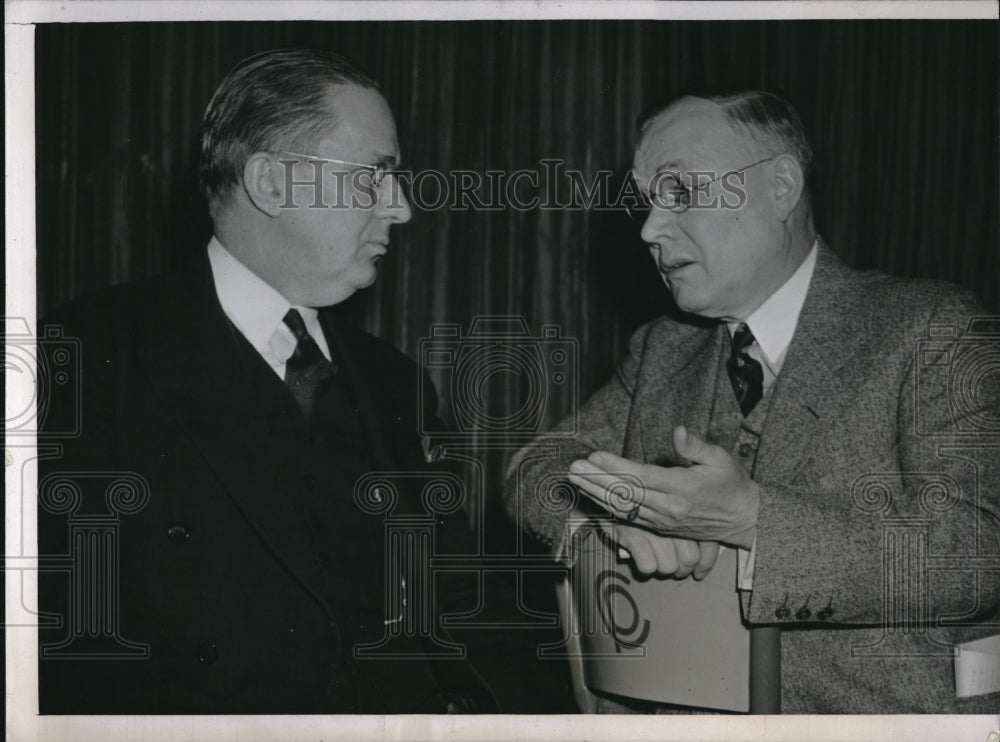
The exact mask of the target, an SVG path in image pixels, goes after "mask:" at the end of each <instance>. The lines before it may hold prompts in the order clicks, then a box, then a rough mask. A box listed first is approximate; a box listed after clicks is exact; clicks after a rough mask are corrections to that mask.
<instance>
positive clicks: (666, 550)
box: [601, 522, 719, 580]
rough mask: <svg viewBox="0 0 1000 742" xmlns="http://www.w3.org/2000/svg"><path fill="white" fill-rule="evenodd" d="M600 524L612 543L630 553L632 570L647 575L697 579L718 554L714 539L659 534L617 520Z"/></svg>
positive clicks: (711, 564)
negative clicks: (693, 539) (633, 566)
mask: <svg viewBox="0 0 1000 742" xmlns="http://www.w3.org/2000/svg"><path fill="white" fill-rule="evenodd" d="M601 527H602V528H603V529H604V531H605V533H607V534H608V535H609V536H610V537H611V538H612V539H613V540H614V541H615V543H617V544H618V545H619V546H620V547H622V548H623V549H625V550H626V551H628V552H629V554H631V555H632V562H633V564H635V569H636V571H637V572H639V573H640V574H643V575H647V576H648V575H654V576H656V577H661V578H662V577H673V578H675V579H678V580H680V579H684V578H685V577H687V576H688V575H691V576H692V577H694V578H695V579H696V580H701V579H703V578H704V577H705V576H706V575H707V574H708V573H709V572H711V571H712V567H714V566H715V560H716V559H717V558H718V556H719V544H717V543H715V542H714V541H689V540H688V539H683V538H673V537H671V536H661V535H659V534H657V533H653V532H652V531H648V530H646V529H645V528H641V527H639V526H632V525H627V524H624V523H621V522H616V523H605V522H602V523H601Z"/></svg>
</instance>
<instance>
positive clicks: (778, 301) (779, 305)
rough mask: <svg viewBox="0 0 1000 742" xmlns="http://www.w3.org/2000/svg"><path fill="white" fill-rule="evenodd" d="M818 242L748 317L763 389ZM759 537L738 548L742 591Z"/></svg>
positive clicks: (786, 338)
mask: <svg viewBox="0 0 1000 742" xmlns="http://www.w3.org/2000/svg"><path fill="white" fill-rule="evenodd" d="M817 252H818V246H817V243H815V242H814V243H813V246H812V250H810V251H809V254H808V255H807V256H806V259H805V260H803V261H802V263H801V264H800V265H799V267H798V268H796V269H795V272H794V273H793V274H792V275H791V276H789V278H788V280H787V281H785V282H784V283H783V284H781V286H780V287H779V288H778V290H777V291H775V292H774V293H773V294H771V296H770V297H768V299H767V300H766V301H765V302H764V303H763V304H761V305H760V306H759V307H757V309H755V310H754V312H753V313H752V314H751V315H750V316H749V317H747V319H746V325H747V327H749V328H750V332H752V333H753V336H754V341H755V342H754V343H753V345H751V346H750V347H749V348H748V349H747V353H749V355H750V357H751V358H754V359H755V360H757V361H758V362H759V363H760V365H761V367H762V369H763V371H764V389H765V390H766V389H768V388H770V386H771V385H772V384H774V382H775V380H776V379H777V377H778V374H779V373H781V366H782V365H783V364H784V362H785V355H786V354H787V353H788V346H789V345H790V344H791V342H792V335H794V334H795V327H796V326H797V325H798V324H799V314H800V313H801V312H802V305H803V304H804V303H805V300H806V292H808V291H809V283H810V282H811V281H812V274H813V269H814V268H815V267H816V253H817ZM726 324H727V326H728V328H729V336H730V337H732V336H733V335H734V334H735V333H736V328H737V327H739V326H740V323H739V322H727V323H726ZM756 547H757V537H756V536H755V537H754V542H753V545H752V546H751V547H750V550H749V551H747V550H746V549H738V550H737V551H736V556H737V562H738V567H737V570H738V571H737V580H738V582H737V584H738V587H739V589H740V590H752V589H753V568H754V556H755V555H756Z"/></svg>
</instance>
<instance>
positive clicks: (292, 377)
mask: <svg viewBox="0 0 1000 742" xmlns="http://www.w3.org/2000/svg"><path fill="white" fill-rule="evenodd" d="M282 321H283V322H284V323H285V324H286V325H288V329H290V330H291V331H292V334H293V335H295V340H296V346H295V351H294V352H293V353H292V355H291V356H290V357H289V358H288V360H287V361H286V362H285V383H286V384H288V388H289V389H291V390H292V395H293V396H294V397H295V401H296V402H298V403H299V407H301V408H302V414H304V415H305V416H306V419H308V418H309V417H310V416H311V415H312V411H313V409H314V408H315V406H316V400H318V399H319V396H320V395H321V394H322V393H323V390H324V388H325V387H326V385H327V382H329V381H330V379H331V378H333V376H334V375H335V374H336V373H337V367H336V366H335V365H334V364H333V363H331V362H330V361H328V360H327V359H326V356H324V355H323V351H321V350H320V349H319V346H318V345H317V344H316V341H315V340H314V339H313V337H312V335H310V334H309V331H308V330H307V329H306V323H305V322H303V320H302V315H301V314H299V310H297V309H294V308H292V309H289V310H288V313H287V314H286V315H285V317H284V319H283V320H282Z"/></svg>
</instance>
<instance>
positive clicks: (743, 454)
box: [736, 443, 753, 459]
mask: <svg viewBox="0 0 1000 742" xmlns="http://www.w3.org/2000/svg"><path fill="white" fill-rule="evenodd" d="M736 453H738V454H739V455H740V458H744V459H746V458H749V456H750V454H752V453H753V446H751V445H750V444H749V443H741V444H740V447H739V448H737V449H736Z"/></svg>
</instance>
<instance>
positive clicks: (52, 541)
mask: <svg viewBox="0 0 1000 742" xmlns="http://www.w3.org/2000/svg"><path fill="white" fill-rule="evenodd" d="M320 322H321V324H322V326H323V329H324V333H325V334H326V337H327V340H328V343H329V345H330V347H331V350H332V351H333V353H334V357H335V358H336V359H337V362H338V364H339V366H340V372H339V376H340V377H341V378H343V379H344V380H345V381H346V382H347V385H348V387H349V388H350V390H351V391H352V393H353V395H354V399H355V400H356V404H357V407H358V408H359V409H360V419H361V426H362V430H363V436H364V439H365V442H366V444H367V450H368V453H369V456H370V460H371V463H372V465H373V469H374V470H375V471H380V472H390V473H391V472H424V471H426V469H427V466H426V464H425V457H424V451H423V448H422V445H421V440H420V437H419V435H418V432H417V431H418V430H419V426H418V422H417V419H416V415H417V410H418V403H417V393H418V383H419V379H420V376H419V374H418V372H417V369H416V366H415V364H413V363H412V362H411V361H410V360H409V359H408V358H406V357H405V356H403V355H402V354H401V353H399V352H398V351H396V350H395V349H394V348H392V347H391V346H389V345H388V344H386V343H384V342H382V341H380V340H378V339H376V338H374V337H372V336H370V335H367V334H365V333H362V332H360V331H357V330H353V329H350V328H348V327H346V326H344V325H343V324H342V323H341V322H339V321H338V320H337V318H336V315H335V312H334V311H333V310H332V309H324V310H321V312H320ZM46 326H47V327H61V328H62V329H61V332H62V335H63V336H65V337H74V338H79V339H80V346H79V353H80V356H81V357H80V368H81V371H80V373H81V376H80V379H81V382H82V383H81V387H80V391H81V393H80V395H79V399H72V398H66V397H65V395H64V396H63V397H58V398H57V397H52V398H50V399H48V400H46V403H47V404H48V406H49V408H48V409H47V410H46V417H45V419H44V421H43V428H44V429H47V430H49V431H50V432H51V431H56V432H58V431H60V430H63V431H65V430H72V429H73V426H74V425H75V421H74V418H75V420H76V421H78V422H79V425H78V428H79V434H78V435H75V436H73V437H69V438H66V439H60V441H59V442H60V444H61V446H62V449H61V452H60V454H61V455H59V456H56V457H53V458H50V459H48V460H46V461H43V462H42V466H41V471H40V478H39V481H40V497H41V501H40V504H41V507H40V508H39V518H40V525H39V553H40V554H43V555H50V556H51V558H50V559H48V563H49V566H50V567H52V566H53V565H54V567H58V566H59V564H60V563H61V564H62V566H63V567H64V568H65V567H66V566H67V560H66V559H63V560H62V562H60V557H59V555H70V554H72V555H74V556H73V557H72V558H71V559H70V560H69V561H71V562H73V564H74V570H75V571H68V570H63V571H59V570H58V569H55V568H53V569H49V570H43V572H42V574H41V577H40V588H41V589H40V601H41V607H42V609H43V611H47V612H48V613H49V614H51V615H52V616H61V617H62V625H61V627H58V628H51V629H45V630H42V631H41V633H40V643H41V645H42V647H43V649H42V657H41V658H40V660H39V672H40V706H41V710H42V712H43V713H331V712H362V713H363V712H377V713H394V712H419V711H427V712H443V711H445V710H447V708H448V703H451V702H453V701H454V699H455V698H457V697H462V698H464V699H469V698H472V697H476V700H477V701H478V702H480V706H479V710H485V709H484V708H483V706H484V705H485V704H483V703H482V701H483V698H484V697H485V696H483V695H482V693H483V690H482V688H481V687H480V686H479V685H478V680H477V678H476V676H475V674H474V673H472V672H471V671H470V669H469V668H468V667H467V666H466V665H465V663H464V662H463V661H461V660H458V661H454V660H444V661H440V662H432V661H429V660H426V659H418V660H413V659H401V660H397V661H382V660H379V661H370V660H363V661H354V660H353V659H352V651H351V650H352V648H353V646H354V645H355V644H357V643H362V642H368V643H371V642H377V641H378V640H380V639H381V638H382V637H383V635H384V634H385V626H384V620H385V611H384V608H383V603H384V602H385V599H386V598H385V595H386V591H385V587H386V579H385V577H384V572H383V567H382V565H383V564H384V559H383V556H384V554H385V548H386V547H385V525H384V516H382V515H379V514H377V513H376V514H371V515H364V514H363V513H356V517H355V518H354V519H353V520H352V521H351V523H352V525H351V527H350V529H349V530H348V531H345V532H343V533H342V534H341V536H340V538H341V540H342V541H343V542H344V543H347V544H348V545H349V546H350V551H351V552H352V556H353V558H352V559H349V560H348V561H347V563H342V564H338V565H335V566H334V567H333V570H334V572H333V573H331V572H329V571H328V572H326V573H324V571H323V570H322V569H320V568H319V565H317V556H316V550H315V548H313V546H312V544H311V543H310V538H309V533H310V525H311V524H310V523H308V522H307V520H308V517H309V516H308V515H307V514H306V513H305V512H304V511H303V510H302V509H301V508H299V507H296V506H294V505H293V503H294V500H295V497H294V490H296V489H297V488H299V487H300V485H301V480H302V477H303V475H302V470H301V462H302V454H301V451H300V444H301V442H302V437H303V436H304V435H306V433H305V432H304V430H305V428H304V426H303V425H304V424H303V421H302V420H301V416H300V420H299V423H298V425H296V424H295V420H294V419H293V418H294V415H295V413H296V412H297V408H296V407H295V406H294V405H295V403H294V401H293V398H292V396H291V394H290V392H288V390H287V389H286V388H284V385H283V384H282V383H281V380H280V379H277V377H276V376H274V374H273V371H270V369H269V368H268V367H267V365H266V363H265V362H264V361H263V359H262V358H261V357H260V356H259V354H257V353H256V351H254V350H253V348H252V347H251V346H250V345H249V343H247V341H246V340H245V339H244V338H243V337H242V335H241V334H240V333H239V332H238V331H237V330H236V329H235V328H234V327H233V326H232V325H231V323H230V322H229V321H228V319H227V318H226V316H225V314H224V312H223V311H222V308H221V306H220V305H219V303H218V299H217V297H216V294H215V288H214V285H213V282H212V277H211V271H210V268H209V265H208V260H207V257H205V256H202V257H201V258H199V259H198V260H196V261H193V262H192V263H191V264H190V265H188V266H186V267H185V268H184V269H183V270H181V271H179V272H177V273H174V274H171V275H169V276H165V277H158V278H154V279H150V280H146V281H142V282H138V283H132V284H128V285H124V286H119V287H114V288H112V289H110V290H106V291H104V292H102V293H100V294H98V295H96V296H94V297H91V298H88V299H85V300H80V301H76V302H73V303H71V304H69V305H67V306H66V307H64V308H62V309H61V310H60V311H59V312H57V313H56V314H55V315H54V316H53V317H51V318H49V320H48V321H47V323H46ZM43 332H44V331H43ZM268 374H270V376H268ZM258 382H260V383H258ZM271 382H275V383H273V384H272V383H271ZM70 386H72V385H70ZM425 399H426V400H429V403H430V404H431V405H433V404H434V400H435V397H434V394H433V390H432V388H431V389H427V390H426V392H425ZM76 402H79V403H80V405H81V406H80V407H79V408H77V407H75V404H74V403H76ZM41 440H42V441H43V442H44V441H45V440H48V439H47V438H46V437H45V435H43V437H42V439H41ZM40 445H42V444H40ZM335 454H336V452H335V451H332V452H331V454H330V456H331V458H332V459H335V458H336V457H335ZM388 477H389V479H391V478H392V474H389V475H388ZM419 480H420V477H419V476H417V477H410V478H409V480H408V481H403V482H400V483H399V484H400V487H399V502H398V503H397V506H398V508H399V509H400V510H402V511H407V512H412V513H417V514H420V513H423V512H424V511H423V509H422V506H421V502H420V495H419V492H420V486H421V485H422V484H423V482H422V481H419ZM116 482H117V484H115V483H116ZM67 483H68V484H67ZM410 484H413V485H414V486H415V488H416V489H414V488H413V487H410ZM73 492H75V493H76V495H74V494H73ZM77 495H78V497H77ZM74 497H76V498H77V501H76V502H75V503H74V504H73V506H72V507H69V506H68V505H67V502H68V501H69V500H73V499H74ZM338 497H342V498H344V500H346V501H349V500H350V499H351V497H352V492H351V491H344V492H341V493H338ZM67 498H68V499H67ZM102 517H103V521H102V520H101V518H102ZM87 518H90V520H87ZM74 524H75V525H74ZM102 524H103V525H102ZM71 525H73V526H74V527H75V528H76V530H75V531H74V532H73V535H70V526H71ZM438 525H441V521H440V520H439V523H438ZM102 528H103V530H101V529H102ZM88 529H89V530H88ZM445 532H447V533H449V534H455V533H457V531H456V527H455V524H449V527H448V528H444V527H442V528H441V529H440V530H439V532H438V533H437V537H438V544H437V545H438V547H439V548H440V549H447V548H449V544H448V543H447V541H446V540H442V539H443V537H442V533H445ZM95 533H96V534H97V535H96V536H95V535H94V534H95ZM87 534H90V535H87ZM101 534H103V535H101ZM108 534H111V535H110V536H109V535H108ZM462 535H464V534H460V535H459V536H457V537H456V539H455V544H454V547H455V548H456V549H459V550H461V549H463V548H464V545H462V544H459V543H458V542H460V541H461V536H462ZM87 539H96V541H95V543H97V542H100V541H101V539H106V543H105V544H104V545H103V546H101V545H98V546H97V549H98V552H99V553H100V555H101V556H100V557H99V558H100V559H103V560H104V562H107V563H109V564H111V565H112V566H110V567H107V564H104V562H102V565H103V566H100V568H99V569H90V567H93V566H94V564H93V563H92V562H90V561H87V560H96V559H98V557H93V554H94V553H95V552H94V549H93V548H91V547H93V546H94V544H88V542H87ZM87 555H90V556H87ZM372 565H377V567H372ZM105 567H107V568H105ZM329 574H337V578H338V580H339V584H342V585H345V584H346V585H349V586H351V588H352V589H345V590H341V591H340V593H339V595H338V596H337V602H336V603H334V602H333V601H331V599H330V592H331V591H329V590H328V589H327V585H325V584H324V579H325V577H326V576H329ZM71 575H77V577H75V578H73V579H83V580H88V579H90V578H89V577H86V575H98V576H100V575H104V577H100V579H102V580H105V581H106V582H108V583H114V584H113V585H111V587H110V588H109V587H108V586H107V585H104V584H103V583H102V584H96V583H95V584H78V585H77V586H76V587H75V588H73V589H74V590H75V591H76V592H72V591H69V582H70V576H71ZM81 575H82V577H81ZM391 579H395V575H394V576H393V577H392V578H391ZM115 586H117V587H115ZM109 590H111V592H108V591H109ZM114 590H118V591H119V592H118V595H117V599H115V598H114ZM88 595H89V596H91V597H93V596H105V595H107V596H109V597H108V598H107V601H108V602H107V603H106V604H102V605H101V606H96V607H95V605H94V602H95V601H94V600H93V599H88V598H87V597H86V596H88ZM70 596H72V601H74V602H73V603H72V604H71V603H70V602H69V601H68V600H67V598H68V597H70ZM341 598H342V599H341ZM81 600H83V604H81V602H80V601H81ZM101 600H104V598H101ZM442 600H443V598H442ZM88 601H89V602H88ZM84 604H85V605H84ZM443 607H444V606H443V605H442V604H441V603H440V602H435V604H434V609H435V610H440V609H442V608H443ZM88 610H91V611H96V612H97V613H99V614H100V615H101V616H104V618H101V619H100V620H99V621H98V623H101V625H100V626H98V627H97V628H96V629H94V630H92V631H91V632H90V633H91V634H95V635H91V636H88V635H87V627H92V628H93V626H94V623H95V622H94V621H92V620H90V619H88V618H87V617H86V616H81V613H83V612H84V611H88ZM95 615H96V614H95ZM74 621H76V622H77V623H76V625H73V622H74ZM67 639H73V641H72V642H69V643H67ZM401 641H403V642H404V643H405V642H406V641H409V642H410V643H409V645H408V646H409V648H410V649H409V650H405V651H410V650H412V649H413V642H415V641H417V639H414V638H412V637H410V638H409V639H408V638H407V637H402V638H401ZM60 645H62V646H60ZM67 655H72V657H68V656H67ZM81 655H82V656H81ZM453 708H455V706H454V705H453ZM459 708H461V706H459ZM486 708H488V705H486Z"/></svg>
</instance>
